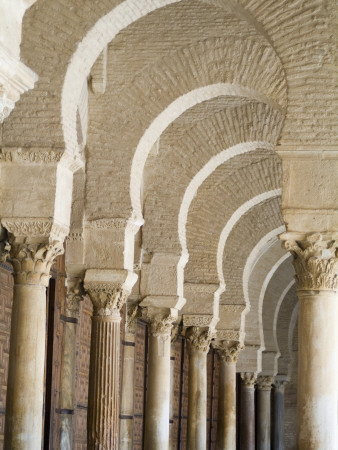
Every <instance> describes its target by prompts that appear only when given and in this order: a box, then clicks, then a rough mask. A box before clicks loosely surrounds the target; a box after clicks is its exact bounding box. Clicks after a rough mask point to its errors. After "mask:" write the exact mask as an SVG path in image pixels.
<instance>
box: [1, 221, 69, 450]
mask: <svg viewBox="0 0 338 450" xmlns="http://www.w3.org/2000/svg"><path fill="white" fill-rule="evenodd" d="M2 224H3V225H4V226H5V227H6V228H7V230H8V231H9V239H10V245H11V250H10V256H11V260H12V264H13V269H14V296H13V309H12V323H11V337H10V354H9V368H8V383H7V399H6V419H5V443H4V446H5V448H6V449H25V450H36V449H38V448H41V437H42V411H43V390H44V389H43V387H44V368H45V367H44V366H45V339H46V287H47V286H48V283H49V278H50V268H51V265H52V263H53V261H54V259H55V258H56V257H57V256H58V255H60V254H62V253H63V239H64V236H65V233H63V232H62V231H61V230H59V231H60V233H59V234H58V233H57V231H56V230H55V229H52V223H51V222H49V221H47V220H46V221H41V223H40V222H34V221H31V220H29V219H27V220H22V221H20V220H18V221H16V222H12V221H11V220H9V219H8V220H4V219H3V220H2Z"/></svg>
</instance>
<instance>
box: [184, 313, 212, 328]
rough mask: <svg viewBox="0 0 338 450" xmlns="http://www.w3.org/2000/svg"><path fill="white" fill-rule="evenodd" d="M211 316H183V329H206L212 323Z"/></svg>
mask: <svg viewBox="0 0 338 450" xmlns="http://www.w3.org/2000/svg"><path fill="white" fill-rule="evenodd" d="M213 318H214V316H213V315H211V314H185V315H183V325H184V326H185V327H208V326H209V325H210V324H211V322H212V321H213Z"/></svg>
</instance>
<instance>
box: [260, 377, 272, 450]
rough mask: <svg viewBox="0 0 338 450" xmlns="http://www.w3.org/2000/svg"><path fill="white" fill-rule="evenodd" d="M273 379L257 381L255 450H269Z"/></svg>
mask: <svg viewBox="0 0 338 450" xmlns="http://www.w3.org/2000/svg"><path fill="white" fill-rule="evenodd" d="M272 383H273V377H271V376H259V377H258V379H257V403H258V409H257V450H270V449H271V443H270V441H271V439H270V435H271V387H272Z"/></svg>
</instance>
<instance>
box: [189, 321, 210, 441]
mask: <svg viewBox="0 0 338 450" xmlns="http://www.w3.org/2000/svg"><path fill="white" fill-rule="evenodd" d="M212 338H213V333H212V332H211V331H210V330H209V329H206V328H204V327H203V328H202V327H196V326H192V327H189V328H188V329H187V331H186V341H187V350H188V354H189V385H188V435H187V448H188V450H205V449H206V445H207V354H208V351H209V347H210V343H211V339H212Z"/></svg>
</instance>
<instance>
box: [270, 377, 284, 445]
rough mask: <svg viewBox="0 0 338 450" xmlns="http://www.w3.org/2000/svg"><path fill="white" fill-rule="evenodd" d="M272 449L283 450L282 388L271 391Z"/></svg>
mask: <svg viewBox="0 0 338 450" xmlns="http://www.w3.org/2000/svg"><path fill="white" fill-rule="evenodd" d="M272 420H273V427H272V430H273V432H272V448H273V450H284V387H279V386H278V387H277V386H276V387H275V388H274V389H273V415H272Z"/></svg>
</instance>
